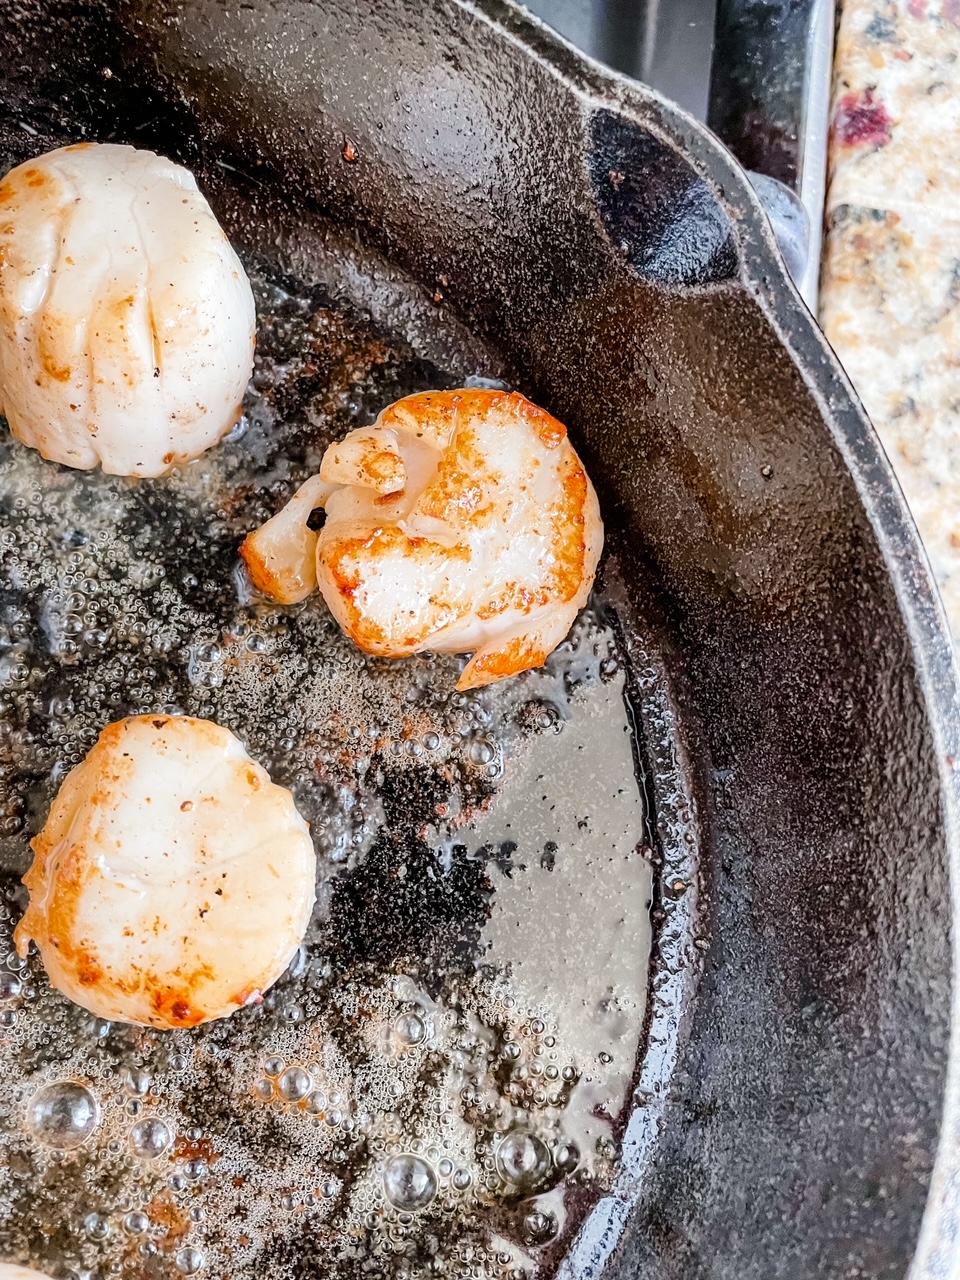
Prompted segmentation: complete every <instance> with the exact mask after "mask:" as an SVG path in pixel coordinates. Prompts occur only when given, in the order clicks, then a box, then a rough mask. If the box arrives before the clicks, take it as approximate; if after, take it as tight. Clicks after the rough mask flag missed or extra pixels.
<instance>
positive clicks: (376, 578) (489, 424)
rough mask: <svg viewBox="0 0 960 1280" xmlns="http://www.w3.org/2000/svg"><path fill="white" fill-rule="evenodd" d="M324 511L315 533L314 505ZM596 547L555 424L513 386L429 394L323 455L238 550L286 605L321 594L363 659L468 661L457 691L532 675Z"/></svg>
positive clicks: (578, 479)
mask: <svg viewBox="0 0 960 1280" xmlns="http://www.w3.org/2000/svg"><path fill="white" fill-rule="evenodd" d="M317 506H325V507H326V520H325V523H324V525H323V528H322V530H321V531H320V533H319V534H317V533H314V532H312V531H311V530H310V529H309V527H308V526H307V523H306V521H307V518H308V517H309V515H310V512H311V510H312V509H313V508H314V507H317ZM602 546H603V523H602V521H601V519H600V510H599V506H598V504H597V496H596V493H595V492H594V489H593V485H592V484H591V483H590V479H589V477H588V476H587V473H586V471H585V470H584V467H583V464H582V463H581V461H580V459H579V457H578V456H577V454H576V451H575V450H574V448H573V446H572V444H571V443H570V440H569V438H568V436H567V431H566V428H565V427H564V426H563V424H562V423H560V422H558V421H557V420H556V418H553V417H551V415H550V414H548V413H547V412H546V411H545V410H544V409H541V408H539V407H538V406H537V405H535V404H532V403H531V402H530V401H529V400H527V399H525V398H524V397H523V396H522V395H519V394H518V393H517V392H504V391H494V390H487V389H476V388H464V389H462V390H460V391H428V392H420V393H418V394H417V395H413V396H407V397H405V398H404V399H403V400H399V401H397V402H396V404H393V405H390V406H388V407H387V408H386V409H384V410H383V412H382V413H381V414H380V416H379V417H378V418H377V421H376V422H375V423H374V425H373V426H372V427H364V428H359V429H358V430H356V431H353V432H351V433H350V434H349V435H348V436H347V437H346V438H345V439H344V440H341V441H339V442H337V443H336V444H332V445H330V447H329V448H328V449H327V451H326V453H325V454H324V457H323V460H322V462H321V465H320V472H319V475H317V476H314V477H313V478H312V479H310V480H308V481H307V482H306V484H304V485H302V486H301V488H300V489H299V490H298V491H297V493H296V494H295V495H294V497H293V498H292V499H291V501H290V502H289V503H288V504H287V506H286V507H284V508H283V510H282V511H280V512H278V514H277V515H276V516H274V517H273V518H272V519H271V520H269V521H267V523H266V524H265V525H263V527H262V528H261V529H259V530H257V531H256V532H255V533H253V534H251V535H250V536H249V537H248V538H247V539H246V541H245V542H244V544H243V546H242V548H241V554H242V555H243V558H244V560H245V561H246V563H247V568H248V570H249V572H250V576H251V578H252V580H253V582H254V584H255V586H257V587H258V588H259V589H260V590H261V591H264V592H265V593H266V594H269V595H271V596H273V597H274V598H275V599H278V600H280V601H282V602H283V603H293V602H295V601H297V600H301V599H303V598H305V597H306V596H307V595H308V594H309V593H310V592H311V591H312V590H315V589H316V587H317V586H319V588H320V591H321V592H322V594H323V597H324V599H325V600H326V602H327V604H328V606H329V607H330V610H331V612H332V613H333V615H334V617H335V618H336V619H337V621H338V622H339V623H340V625H341V626H342V627H343V629H344V630H345V631H346V632H347V634H348V635H349V636H351V637H352V638H353V640H354V641H356V643H357V644H358V645H359V646H360V648H361V649H364V650H365V651H366V652H368V653H373V654H377V655H379V656H381V657H402V656H404V655H406V654H411V653H417V652H421V651H424V650H431V651H434V652H445V653H466V652H471V651H472V652H473V658H472V659H471V661H470V662H469V663H468V664H467V666H466V668H465V669H464V671H463V673H462V675H461V677H460V680H459V683H458V686H457V687H458V688H460V689H470V688H475V687H477V686H480V685H485V684H491V683H492V682H493V681H495V680H501V679H503V678H505V677H507V676H511V675H515V674H517V673H518V672H520V671H523V670H526V669H528V668H530V667H537V666H541V665H542V664H543V663H544V662H545V661H546V659H547V657H548V655H549V654H550V653H552V651H553V650H554V649H555V648H556V647H557V645H558V644H560V642H561V641H562V640H563V639H564V637H565V636H566V635H567V633H568V631H569V630H570V627H571V626H572V624H573V621H574V619H575V617H576V615H577V613H578V612H579V610H580V609H581V608H583V606H584V605H585V604H586V601H587V598H588V596H589V594H590V589H591V587H592V585H593V579H594V575H595V573H596V568H597V563H598V560H599V558H600V552H601V549H602Z"/></svg>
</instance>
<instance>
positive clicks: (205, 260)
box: [0, 142, 256, 476]
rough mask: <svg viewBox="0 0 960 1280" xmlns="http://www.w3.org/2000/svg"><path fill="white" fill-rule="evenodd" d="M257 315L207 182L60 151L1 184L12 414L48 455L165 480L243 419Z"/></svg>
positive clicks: (4, 359) (100, 148)
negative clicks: (201, 186) (203, 186)
mask: <svg viewBox="0 0 960 1280" xmlns="http://www.w3.org/2000/svg"><path fill="white" fill-rule="evenodd" d="M255 331H256V315H255V310H254V303H253V294H252V292H251V289H250V283H249V281H248V280H247V277H246V274H245V272H244V270H243V267H242V266H241V264H240V260H239V259H238V258H237V255H236V253H235V252H234V250H233V248H232V247H231V245H230V242H229V240H228V239H227V237H226V236H225V235H224V233H223V230H222V229H221V227H220V225H219V223H218V222H217V220H216V218H215V217H214V215H213V212H212V211H211V209H210V206H209V204H208V203H207V201H206V200H205V199H204V197H203V195H202V194H201V193H200V191H199V190H198V188H197V184H196V181H195V180H194V178H193V175H192V174H191V173H190V172H189V171H188V170H186V169H184V168H181V166H180V165H176V164H174V163H173V162H172V161H170V160H166V159H164V158H163V157H162V156H158V155H155V154H154V153H153V152H152V151H143V150H139V149H137V148H135V147H128V146H119V145H115V144H113V143H102V144H98V143H90V142H82V143H77V144H75V145H74V146H69V147H61V148H59V149H58V150H56V151H50V152H48V153H47V154H46V155H42V156H38V157H37V158H36V159H35V160H29V161H27V162H26V163H24V164H21V165H18V166H17V167H16V168H15V169H12V170H11V171H10V172H9V173H8V174H7V175H6V177H5V178H4V180H3V182H2V183H0V408H2V411H3V412H4V413H5V414H6V417H7V421H8V422H9V424H10V430H11V431H12V433H13V435H14V436H16V438H17V439H18V440H21V441H23V443H24V444H27V445H30V446H31V447H33V448H35V449H39V451H40V452H41V453H42V454H43V456H44V457H45V458H49V459H52V460H53V461H55V462H62V463H65V464H66V465H67V466H71V467H78V468H81V469H84V470H89V469H90V468H93V467H96V466H98V465H99V466H100V467H102V468H103V470H104V471H106V472H109V473H110V474H113V475H122V476H159V475H163V474H164V473H165V472H167V471H169V470H170V468H171V467H173V466H175V465H177V464H178V463H183V462H187V461H189V460H191V459H193V458H197V457H199V455H200V454H201V453H203V452H204V450H206V449H209V448H210V447H211V445H214V444H216V443H217V441H218V440H220V439H221V438H222V437H223V436H224V435H225V434H226V433H227V432H228V431H229V430H230V429H231V427H232V426H233V425H234V424H235V423H236V421H237V419H238V417H239V414H240V410H241V401H242V399H243V393H244V390H245V388H246V385H247V382H248V380H249V378H250V373H251V369H252V366H253V348H254V341H255Z"/></svg>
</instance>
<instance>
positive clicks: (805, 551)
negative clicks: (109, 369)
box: [0, 0, 960, 1280]
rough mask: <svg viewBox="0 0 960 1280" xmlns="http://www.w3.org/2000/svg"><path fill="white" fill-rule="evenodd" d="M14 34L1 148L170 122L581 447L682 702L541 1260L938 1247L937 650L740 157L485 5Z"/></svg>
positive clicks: (392, 0) (899, 515)
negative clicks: (651, 844)
mask: <svg viewBox="0 0 960 1280" xmlns="http://www.w3.org/2000/svg"><path fill="white" fill-rule="evenodd" d="M0 41H2V46H0V47H2V48H3V51H4V57H3V60H2V63H0V76H2V98H3V101H4V104H5V119H4V121H3V131H4V141H5V145H6V149H7V151H8V153H11V154H13V155H27V154H29V153H30V151H31V148H32V149H34V150H36V149H40V144H45V145H51V144H52V143H54V142H58V141H60V140H62V139H63V138H64V137H65V136H69V135H70V134H75V133H76V132H77V131H78V129H81V128H82V129H84V130H86V131H87V132H88V133H89V134H90V135H91V136H94V137H97V138H100V139H117V140H124V141H133V142H136V143H138V144H141V145H149V146H153V147H155V148H157V149H158V150H161V151H164V152H166V153H168V154H171V155H174V156H176V157H178V158H180V159H181V160H183V161H184V162H185V163H187V164H189V165H191V166H193V167H194V168H195V169H196V170H197V172H198V174H199V176H200V180H201V183H202V185H204V187H205V189H206V190H207V191H208V192H209V193H210V194H211V197H212V198H213V199H214V201H215V203H216V204H217V207H218V210H219V211H220V212H221V213H222V215H223V217H224V218H225V219H226V221H227V225H228V227H229V229H230V232H231V234H232V235H233V236H234V238H235V239H236V240H237V241H238V242H239V243H241V244H243V245H245V246H246V247H247V248H248V249H250V250H251V251H256V252H259V253H261V254H263V255H266V256H267V257H270V256H271V255H272V257H273V259H274V260H275V261H276V262H277V263H279V265H280V266H281V267H283V268H284V269H285V270H288V271H290V272H291V273H292V274H294V275H297V274H298V273H299V274H303V273H304V272H303V270H302V269H303V267H304V264H307V265H309V262H310V258H311V253H312V249H311V245H316V244H319V243H322V244H323V245H325V247H326V252H328V253H329V251H330V246H331V245H333V246H334V247H335V245H336V243H337V239H336V238H337V237H343V241H342V242H343V243H344V244H348V245H349V246H350V252H351V253H352V254H354V255H355V256H356V255H360V256H361V257H362V255H364V254H368V255H369V262H370V264H371V265H370V268H369V274H368V280H369V288H370V290H371V296H373V294H376V295H377V298H378V299H379V304H378V305H380V306H381V308H382V306H383V299H384V298H390V297H392V298H393V301H392V303H391V304H390V305H391V307H392V309H393V310H392V313H393V315H394V317H395V319H396V324H397V326H398V328H399V329H401V330H402V331H404V332H406V333H408V334H410V335H412V342H413V345H414V347H415V348H416V349H418V350H420V351H421V352H423V351H426V352H428V353H429V352H431V350H432V351H433V355H432V356H431V358H433V359H435V361H436V363H437V364H438V365H439V366H440V367H447V365H446V363H445V361H444V359H443V356H444V352H445V349H446V348H447V347H448V346H449V344H452V343H459V344H461V349H462V350H467V349H468V348H469V345H470V342H471V341H472V340H473V337H475V338H476V339H477V341H478V343H479V344H480V347H482V348H483V349H485V350H487V351H492V352H494V353H495V354H496V355H497V357H498V358H499V360H500V361H501V372H503V373H504V374H505V376H507V377H508V378H511V379H512V380H514V381H515V382H516V384H517V385H519V386H520V387H521V388H522V389H523V390H524V391H525V392H526V393H528V394H529V395H531V396H532V397H533V398H534V399H536V400H537V401H539V402H540V403H542V404H544V405H545V406H546V407H547V408H548V409H549V410H550V411H551V412H553V413H555V414H556V415H557V416H558V417H559V418H561V419H562V420H563V421H565V422H567V423H568V424H569V425H570V428H571V431H572V433H573V436H574V439H575V441H576V444H577V446H578V448H579V449H581V451H582V454H583V457H584V459H585V461H586V463H587V465H588V467H589V470H590V472H591V475H592V477H593V479H594V481H595V483H596V485H597V489H598V491H599V493H600V496H601V503H602V507H603V511H604V515H605V518H606V522H607V530H608V548H609V550H608V553H607V571H606V580H607V583H608V594H609V596H610V597H611V599H612V602H613V604H614V605H615V607H616V610H617V613H618V616H619V620H620V622H619V625H620V626H621V627H622V628H623V633H624V643H625V644H626V647H627V649H628V651H631V652H632V653H633V655H634V661H635V665H636V669H638V670H641V671H643V670H646V669H647V668H644V666H643V663H642V661H641V660H640V658H639V657H638V653H639V648H638V647H639V645H640V640H639V634H640V631H639V630H638V625H639V622H640V620H642V623H643V625H642V630H643V632H644V633H645V634H646V635H648V636H653V637H654V638H655V644H654V646H653V647H654V651H655V652H656V653H658V654H659V655H662V662H663V670H662V671H661V672H660V673H659V675H658V679H659V680H660V688H661V689H664V690H669V691H670V693H669V701H668V703H667V704H664V705H661V706H660V707H659V708H653V709H651V708H650V707H648V708H647V712H648V713H649V714H650V715H654V714H656V715H659V717H660V719H661V721H662V722H663V723H668V726H669V727H668V731H666V732H665V734H664V736H663V738H662V740H663V741H664V742H666V743H668V746H667V747H664V748H662V751H663V754H661V755H660V756H659V757H658V756H657V754H656V751H653V758H652V760H650V761H649V766H650V771H651V779H650V783H651V794H652V800H653V803H654V806H655V818H656V822H657V828H658V841H659V844H660V851H661V855H662V856H664V857H665V858H666V859H667V866H666V869H665V870H664V873H663V879H662V882H661V884H660V887H659V896H658V906H657V913H656V919H657V921H658V929H659V937H658V946H659V957H660V958H659V961H658V963H659V966H660V968H659V971H658V973H657V975H656V977H655V981H656V984H657V988H658V990H659V993H660V996H661V1000H660V1002H659V1003H657V1004H655V1006H654V1015H653V1022H652V1023H651V1027H650V1043H649V1045H648V1052H647V1061H646V1065H645V1067H644V1070H643V1072H642V1073H641V1076H640V1082H639V1088H638V1094H637V1099H636V1102H637V1110H636V1114H635V1116H634V1118H633V1120H632V1121H631V1122H630V1125H629V1126H628V1129H627V1135H626V1139H625V1155H624V1172H623V1174H622V1176H621V1179H620V1181H619V1183H618V1184H617V1188H616V1191H615V1193H614V1194H612V1195H610V1196H609V1197H608V1198H607V1199H605V1200H604V1201H603V1202H601V1203H600V1204H599V1205H598V1206H597V1207H596V1208H595V1210H594V1211H593V1214H592V1216H591V1218H590V1219H589V1221H588V1222H587V1223H586V1225H585V1227H584V1229H583V1232H582V1233H581V1236H580V1238H579V1240H578V1242H577V1244H576V1245H575V1247H574V1250H573V1253H572V1254H571V1255H570V1256H569V1258H568V1260H567V1262H566V1263H564V1264H563V1274H565V1275H570V1276H571V1277H572V1276H574V1275H583V1276H586V1275H594V1274H597V1273H598V1271H600V1270H603V1272H604V1274H606V1275H610V1276H628V1275H638V1274H639V1275H643V1276H651V1277H652V1276H658V1277H673V1276H676V1277H680V1276H683V1277H690V1278H693V1277H711V1278H713V1280H720V1278H721V1277H729V1278H730V1280H734V1278H735V1280H746V1278H749V1277H757V1278H758V1280H759V1278H760V1277H763V1278H764V1280H766V1278H767V1277H771V1276H783V1277H804V1276H810V1277H813V1276H817V1277H841V1276H843V1277H848V1276H849V1277H852V1276H871V1277H887V1276H890V1277H893V1276H900V1275H903V1274H904V1273H905V1271H906V1270H907V1269H908V1267H909V1266H910V1264H911V1259H913V1258H914V1256H915V1255H916V1258H915V1263H914V1265H915V1268H916V1274H917V1275H928V1274H929V1275H933V1274H938V1272H937V1267H942V1266H944V1265H945V1263H946V1260H947V1257H948V1254H949V1250H950V1236H951V1230H952V1227H951V1224H952V1222H953V1221H954V1218H953V1213H954V1207H955V1202H954V1196H955V1190H954V1188H953V1183H952V1181H951V1173H952V1171H953V1168H954V1165H953V1162H952V1159H951V1154H950V1144H949V1143H946V1144H945V1145H944V1146H943V1147H942V1149H941V1151H940V1164H939V1165H938V1166H937V1169H936V1173H934V1170H935V1162H936V1160H937V1157H938V1143H940V1141H941V1136H942V1135H945V1136H946V1137H947V1138H950V1137H952V1135H953V1134H954V1131H955V1129H956V1127H957V1111H956V1100H955V1099H954V1097H953V1093H952V1086H951V1082H950V1077H949V1061H950V1044H951V1036H952V1024H951V1009H952V1001H953V994H952V993H953V985H952V977H951V970H952V952H951V920H952V905H951V876H952V875H954V874H955V861H956V856H957V847H956V838H957V837H956V804H957V794H956V785H955V782H954V778H953V772H952V771H953V764H954V756H955V754H956V753H957V750H958V743H957V739H958V723H960V722H958V709H957V696H956V688H955V684H954V675H953V670H952V666H951V652H950V646H949V641H948V637H947V633H946V630H945V626H944V623H943V619H942V616H941V614H940V612H939V610H938V606H937V603H936V601H935V597H934V595H933V592H932V589H931V587H930V582H929V577H928V573H927V570H926V566H925V562H924V560H923V557H922V553H921V551H920V549H919V546H918V544H917V541H916V536H915V533H914V531H913V528H912V526H911V524H910V522H909V519H908V517H907V515H906V513H905V509H904V506H903V502H902V499H901V497H900V495H899V492H898V490H897V489H896V486H895V483H894V481H893V479H892V477H891V474H890V471H889V467H888V465H887V463H886V461H885V460H884V458H883V457H882V454H881V452H880V449H879V446H878V444H877V441H876V437H875V436H874V434H873V432H872V430H871V429H870V427H869V425H868V423H867V421H866V419H865V418H864V416H863V414H862V412H861V410H860V409H859V407H858V405H857V404H856V403H855V401H854V399H853V397H852V395H851V392H850V389H849V386H848V384H847V383H846V381H845V380H844V378H843V376H842V374H841V373H840V370H839V368H838V366H837V364H836V362H835V360H834V359H833V358H832V357H831V355H830V354H829V352H828V351H827V349H826V347H825V345H824V343H823V340H822V338H821V337H820V335H819V333H818V332H817V330H816V327H815V325H814V324H813V322H812V321H811V320H810V318H809V316H808V315H807V314H806V313H805V311H804V309H803V308H802V306H801V305H800V303H799V302H798V301H797V299H796V296H795V294H794V292H793V290H792V289H791V287H790V286H789V285H788V283H787V280H786V277H785V274H784V272H783V270H782V268H781V265H780V263H779V261H778V260H777V258H776V255H775V250H774V249H773V247H772V245H771V241H770V237H769V235H768V232H767V229H766V227H765V225H764V223H763V219H762V215H761V213H760V211H759V209H758V206H757V205H756V202H755V200H754V198H753V197H752V196H751V194H750V191H749V188H748V186H747V185H746V183H745V182H744V181H743V179H742V177H741V175H740V174H739V172H738V171H737V170H736V168H735V166H734V165H733V164H732V162H731V161H730V160H729V158H728V157H727V156H726V154H725V153H724V152H723V151H722V149H721V148H720V147H719V146H718V145H717V144H716V143H715V142H713V141H712V140H711V139H710V138H709V136H708V135H706V134H705V133H704V132H703V131H702V130H700V129H699V128H698V127H697V126H695V125H694V124H693V123H692V122H691V121H690V120H689V119H688V118H686V117H684V116H682V115H681V114H680V113H679V112H677V111H676V110H675V109H673V108H671V107H670V106H669V105H668V104H666V103H664V102H662V101H660V100H659V99H657V98H656V97H655V96H653V95H651V94H648V93H646V92H644V91H643V90H642V89H641V88H639V87H637V86H635V85H629V84H627V83H626V82H623V81H618V80H616V79H613V78H611V77H609V76H607V75H605V74H603V73H601V72H600V71H599V70H598V69H597V68H595V67H593V66H591V65H589V64H587V63H585V62H584V61H583V60H581V59H580V58H579V57H577V56H576V55H575V54H574V53H573V52H572V51H570V50H569V49H567V48H565V47H563V46H562V45H560V44H559V43H558V42H556V41H555V40H554V39H553V38H552V37H550V36H548V35H547V34H546V33H545V32H544V31H543V30H542V29H539V28H537V27H535V26H534V25H532V24H531V23H529V22H528V21H527V20H526V19H525V18H524V17H523V16H522V15H521V14H520V13H519V11H518V10H516V9H514V8H512V7H508V6H505V5H501V4H497V3H494V2H493V0H490V2H489V3H486V4H483V5H471V4H466V3H455V2H454V0H446V2H436V3H430V4H417V3H414V2H413V0H408V2H402V0H368V2H367V3H363V2H361V0H326V2H325V3H322V4H321V3H309V2H308V0H243V2H240V3H232V2H230V0H184V2H183V3H178V2H177V0H151V2H147V0H144V2H143V3H136V2H135V0H116V3H114V4H98V3H91V2H90V0H83V2H78V0H73V2H69V0H62V2H61V3H56V2H54V3H46V4H43V5H39V4H34V3H32V0H24V3H19V2H16V3H9V4H6V5H4V6H3V7H2V9H0ZM20 121H26V122H28V123H29V124H30V127H31V128H33V129H35V130H37V134H36V135H33V134H30V135H25V134H24V133H23V132H22V130H21V129H20V126H19V123H18V122H20ZM36 139H39V142H38V141H36ZM321 256H322V255H321ZM385 263H389V264H390V267H389V268H387V267H386V266H385V265H384V264H385ZM307 274H309V272H307ZM471 335H472V337H471ZM431 344H432V347H431ZM618 584H619V585H618ZM647 648H649V645H648V646H647ZM640 683H641V684H642V683H643V680H642V679H641V680H640ZM640 692H642V691H637V693H638V696H639V693H640ZM665 696H666V695H665ZM664 717H665V718H666V719H664ZM654 737H655V735H654ZM675 771H679V775H680V778H681V780H682V787H678V785H677V780H676V778H674V777H673V776H672V774H673V773H674V772H675ZM684 839H686V840H687V841H688V842H689V843H688V844H686V845H684ZM694 851H695V852H696V855H697V858H698V860H699V861H698V877H699V888H700V894H699V896H698V897H697V896H695V894H694V892H693V890H692V889H691V891H690V892H689V893H684V892H681V891H680V890H677V889H676V888H675V886H676V881H677V878H678V868H682V867H683V865H684V864H683V862H682V861H681V859H682V858H683V857H684V856H686V855H688V854H692V853H693V852H694ZM674 1051H676V1052H678V1053H679V1057H678V1059H677V1060H676V1062H675V1063H674V1059H673V1056H672V1055H673V1053H674ZM647 1086H649V1089H648V1088H647ZM932 1177H933V1178H934V1181H933V1183H931V1178H932ZM931 1186H932V1188H933V1189H932V1190H931ZM925 1205H926V1206H927V1215H926V1218H925V1219H924V1207H925ZM918 1242H919V1244H918Z"/></svg>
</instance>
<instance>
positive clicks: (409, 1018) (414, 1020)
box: [394, 1013, 427, 1045]
mask: <svg viewBox="0 0 960 1280" xmlns="http://www.w3.org/2000/svg"><path fill="white" fill-rule="evenodd" d="M394 1030H395V1031H396V1033H397V1039H398V1040H399V1041H400V1043H401V1044H405V1045H415V1044H422V1043H423V1041H424V1040H425V1039H426V1035H427V1028H426V1026H425V1025H424V1021H423V1019H422V1018H421V1017H420V1015H419V1014H417V1013H402V1014H401V1015H400V1017H399V1018H398V1019H397V1020H396V1022H395V1023H394Z"/></svg>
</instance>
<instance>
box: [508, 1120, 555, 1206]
mask: <svg viewBox="0 0 960 1280" xmlns="http://www.w3.org/2000/svg"><path fill="white" fill-rule="evenodd" d="M496 1161H497V1170H498V1172H499V1173H500V1176H501V1177H502V1178H503V1179H504V1180H505V1181H506V1182H509V1183H510V1184H511V1185H512V1186H514V1187H516V1188H517V1190H519V1191H532V1190H533V1189H534V1188H535V1187H537V1186H539V1185H540V1184H541V1183H542V1182H543V1180H544V1178H545V1176H546V1174H547V1172H548V1170H549V1168H550V1152H549V1151H548V1149H547V1145H546V1143H545V1142H544V1141H543V1139H542V1138H538V1137H537V1135H536V1134H535V1133H530V1132H529V1130H527V1129H513V1130H511V1132H510V1133H507V1134H505V1135H504V1136H503V1137H502V1138H501V1139H500V1142H499V1143H498V1145H497V1152H496Z"/></svg>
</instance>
